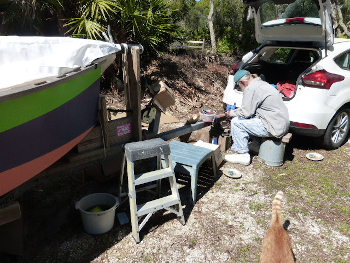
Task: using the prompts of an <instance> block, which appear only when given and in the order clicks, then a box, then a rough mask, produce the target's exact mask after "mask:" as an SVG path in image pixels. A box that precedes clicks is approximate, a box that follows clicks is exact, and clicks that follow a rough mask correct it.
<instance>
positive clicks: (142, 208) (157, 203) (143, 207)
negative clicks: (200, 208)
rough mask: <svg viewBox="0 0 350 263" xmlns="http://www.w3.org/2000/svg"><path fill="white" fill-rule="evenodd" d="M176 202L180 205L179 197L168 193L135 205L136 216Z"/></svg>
mask: <svg viewBox="0 0 350 263" xmlns="http://www.w3.org/2000/svg"><path fill="white" fill-rule="evenodd" d="M178 204H180V205H181V203H180V201H179V199H178V198H177V197H176V196H175V195H168V196H165V197H162V198H159V199H155V200H152V201H149V202H147V203H144V204H140V205H137V216H138V217H140V216H143V215H145V214H148V213H151V212H155V211H158V210H160V209H163V208H166V207H169V206H173V205H178Z"/></svg>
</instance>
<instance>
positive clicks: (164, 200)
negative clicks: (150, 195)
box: [119, 138, 185, 243]
mask: <svg viewBox="0 0 350 263" xmlns="http://www.w3.org/2000/svg"><path fill="white" fill-rule="evenodd" d="M124 149H125V153H124V160H123V167H122V170H121V182H120V187H122V184H123V179H122V178H123V177H124V164H125V162H126V163H127V175H128V196H129V203H130V218H131V225H132V235H133V237H134V239H135V241H136V243H139V242H140V235H139V234H140V231H141V229H142V227H143V226H144V225H145V223H146V222H147V221H148V219H149V218H150V217H151V216H152V214H153V213H154V212H156V211H158V210H161V209H166V210H168V211H170V212H172V213H175V214H176V215H177V218H178V219H179V221H180V222H181V223H182V224H183V225H184V224H185V219H184V215H183V211H182V206H181V201H180V196H179V192H178V188H177V183H176V178H175V174H174V169H173V167H172V164H171V162H170V161H169V155H170V146H169V144H168V143H167V142H165V141H164V140H162V139H160V138H156V139H151V140H147V141H139V142H132V143H127V144H125V147H124ZM152 157H156V159H157V160H156V162H157V164H156V167H157V168H156V170H154V171H150V172H144V173H140V174H135V162H136V161H139V160H144V159H149V158H152ZM162 158H164V160H165V162H163V164H164V163H165V165H163V167H161V159H162ZM166 178H167V179H169V184H170V190H171V194H170V195H168V196H164V197H161V191H160V182H161V179H166ZM152 182H153V183H154V182H156V183H157V184H153V186H154V185H157V186H158V187H157V194H156V196H157V199H154V200H151V201H148V202H146V203H143V204H138V203H137V193H138V192H139V191H142V190H149V188H150V183H152ZM138 186H139V187H138ZM136 187H138V188H136ZM121 192H122V189H121V188H120V189H119V195H120V197H122V196H123V194H122V193H121ZM143 216H145V218H144V219H143V221H142V223H141V224H139V219H140V218H141V217H143Z"/></svg>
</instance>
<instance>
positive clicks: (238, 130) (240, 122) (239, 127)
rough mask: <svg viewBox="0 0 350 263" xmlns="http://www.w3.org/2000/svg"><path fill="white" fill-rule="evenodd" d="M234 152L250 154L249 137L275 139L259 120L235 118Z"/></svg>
mask: <svg viewBox="0 0 350 263" xmlns="http://www.w3.org/2000/svg"><path fill="white" fill-rule="evenodd" d="M231 135H232V140H233V145H232V150H234V151H236V152H238V153H247V152H249V148H248V139H249V135H252V136H256V137H273V135H272V134H271V133H269V132H268V131H267V130H266V128H265V126H264V124H263V122H262V121H261V120H260V119H259V118H251V119H245V118H241V117H235V118H233V119H232V120H231Z"/></svg>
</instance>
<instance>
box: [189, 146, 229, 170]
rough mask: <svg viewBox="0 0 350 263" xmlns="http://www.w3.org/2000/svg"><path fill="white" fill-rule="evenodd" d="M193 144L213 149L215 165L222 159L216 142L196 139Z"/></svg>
mask: <svg viewBox="0 0 350 263" xmlns="http://www.w3.org/2000/svg"><path fill="white" fill-rule="evenodd" d="M194 145H196V146H200V147H204V148H208V149H211V150H213V151H214V156H215V162H216V166H217V167H218V166H219V165H220V164H221V163H222V161H223V160H224V156H223V155H222V152H221V150H220V147H219V145H218V144H212V143H207V142H203V141H198V142H196V143H195V144H194Z"/></svg>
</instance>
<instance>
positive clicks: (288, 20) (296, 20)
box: [286, 17, 305, 24]
mask: <svg viewBox="0 0 350 263" xmlns="http://www.w3.org/2000/svg"><path fill="white" fill-rule="evenodd" d="M304 20H305V17H294V18H286V23H290V24H294V23H304Z"/></svg>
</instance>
